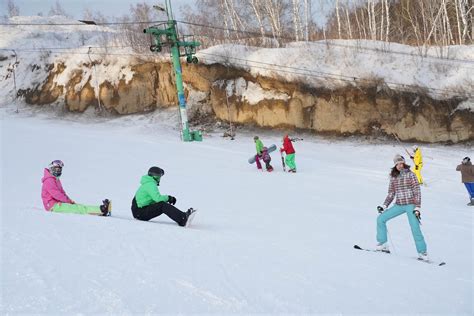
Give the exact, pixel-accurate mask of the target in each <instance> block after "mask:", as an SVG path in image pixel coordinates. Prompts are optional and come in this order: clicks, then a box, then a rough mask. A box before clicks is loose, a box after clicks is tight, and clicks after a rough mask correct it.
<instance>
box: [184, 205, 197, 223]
mask: <svg viewBox="0 0 474 316" xmlns="http://www.w3.org/2000/svg"><path fill="white" fill-rule="evenodd" d="M196 211H197V210H195V209H193V208H192V207H191V208H189V209H188V210H187V211H186V224H185V225H184V226H185V227H189V225H191V223H192V222H193V218H194V213H196Z"/></svg>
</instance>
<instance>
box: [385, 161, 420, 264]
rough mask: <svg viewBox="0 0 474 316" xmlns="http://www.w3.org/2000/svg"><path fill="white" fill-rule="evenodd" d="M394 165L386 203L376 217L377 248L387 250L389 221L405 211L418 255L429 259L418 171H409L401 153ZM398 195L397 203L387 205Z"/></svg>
mask: <svg viewBox="0 0 474 316" xmlns="http://www.w3.org/2000/svg"><path fill="white" fill-rule="evenodd" d="M393 164H394V166H393V168H392V171H391V172H390V184H389V187H388V195H387V198H386V199H385V202H384V203H383V206H378V207H377V210H378V211H379V213H380V215H379V216H378V217H377V242H378V244H377V250H378V251H385V252H388V251H389V249H388V245H387V222H388V221H389V220H391V219H392V218H394V217H397V216H399V215H401V214H404V213H406V214H407V217H408V223H409V224H410V227H411V232H412V234H413V239H414V240H415V245H416V250H417V252H418V258H419V259H420V260H426V261H428V253H427V252H426V243H425V239H424V237H423V234H422V232H421V229H420V218H421V212H420V207H421V191H420V184H419V183H418V180H417V178H416V176H415V174H414V173H413V172H412V171H410V166H408V165H407V164H406V163H405V159H404V158H403V156H401V155H395V157H394V158H393ZM395 197H396V201H395V205H393V206H392V207H390V208H389V209H387V207H388V206H389V205H390V203H392V201H393V199H394V198H395Z"/></svg>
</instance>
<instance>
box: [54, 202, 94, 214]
mask: <svg viewBox="0 0 474 316" xmlns="http://www.w3.org/2000/svg"><path fill="white" fill-rule="evenodd" d="M51 211H53V212H56V213H72V214H102V212H101V211H100V206H95V205H94V206H90V205H82V204H70V203H56V204H54V206H53V208H52V209H51Z"/></svg>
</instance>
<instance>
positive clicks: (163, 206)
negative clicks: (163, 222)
mask: <svg viewBox="0 0 474 316" xmlns="http://www.w3.org/2000/svg"><path fill="white" fill-rule="evenodd" d="M163 213H165V214H166V215H167V216H168V217H169V218H171V219H172V220H174V221H175V222H176V223H178V225H179V226H184V225H186V221H187V219H188V218H187V216H186V213H184V212H181V211H180V210H179V209H178V208H176V207H174V206H173V205H171V204H168V203H166V202H158V203H154V204H150V205H147V206H144V207H138V205H137V201H136V200H135V197H134V198H133V200H132V214H133V217H134V218H136V219H138V220H140V221H149V220H150V219H152V218H155V217H157V216H160V215H161V214H163Z"/></svg>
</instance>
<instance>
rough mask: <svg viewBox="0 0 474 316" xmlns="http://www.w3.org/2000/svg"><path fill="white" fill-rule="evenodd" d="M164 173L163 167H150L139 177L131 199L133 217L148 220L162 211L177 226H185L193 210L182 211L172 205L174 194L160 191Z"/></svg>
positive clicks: (174, 199) (174, 200) (174, 201)
mask: <svg viewBox="0 0 474 316" xmlns="http://www.w3.org/2000/svg"><path fill="white" fill-rule="evenodd" d="M164 174H165V171H164V170H163V169H161V168H159V167H151V168H150V169H149V170H148V174H146V175H144V176H143V177H142V178H141V180H140V187H139V188H138V190H137V192H136V193H135V196H134V198H133V200H132V214H133V217H134V218H136V219H138V220H141V221H149V220H150V219H152V218H155V217H157V216H160V215H161V214H163V213H164V214H166V215H167V216H168V217H169V218H171V219H172V220H174V221H175V222H176V223H178V225H179V226H186V223H187V221H188V218H189V217H190V215H191V214H192V213H193V212H194V211H195V210H194V209H192V208H190V209H188V211H187V212H182V211H180V210H179V209H178V208H176V207H175V206H174V205H175V204H176V198H175V197H174V196H171V195H162V194H161V193H160V191H159V190H158V186H159V185H160V180H161V178H162V177H163V176H164Z"/></svg>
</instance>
